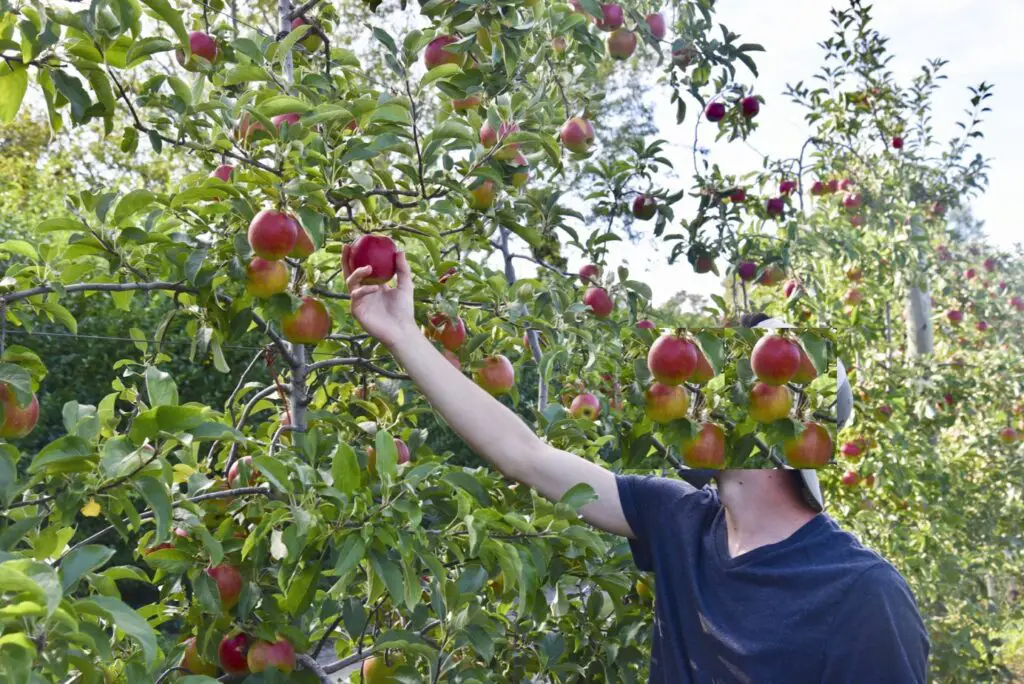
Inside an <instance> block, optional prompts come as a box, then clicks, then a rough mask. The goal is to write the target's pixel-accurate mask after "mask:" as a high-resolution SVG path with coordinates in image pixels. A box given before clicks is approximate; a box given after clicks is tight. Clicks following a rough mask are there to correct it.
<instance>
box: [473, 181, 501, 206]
mask: <svg viewBox="0 0 1024 684" xmlns="http://www.w3.org/2000/svg"><path fill="white" fill-rule="evenodd" d="M496 190H497V186H496V185H495V183H494V181H492V180H490V179H487V180H483V181H481V182H480V183H479V184H478V185H476V186H475V187H473V188H472V189H471V190H470V191H469V206H470V208H471V209H475V210H476V211H487V210H488V209H490V208H491V205H493V204H494V195H495V193H496Z"/></svg>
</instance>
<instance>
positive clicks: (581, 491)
mask: <svg viewBox="0 0 1024 684" xmlns="http://www.w3.org/2000/svg"><path fill="white" fill-rule="evenodd" d="M591 501H597V493H596V492H595V491H594V488H593V487H591V486H590V485H588V484H586V483H585V482H580V483H579V484H577V485H573V486H572V487H570V488H569V491H567V492H566V493H565V494H563V495H562V498H561V499H559V501H558V503H561V504H565V505H566V506H569V507H570V508H572V509H573V510H575V511H579V510H580V509H581V508H583V507H584V506H585V505H587V504H588V503H590V502H591Z"/></svg>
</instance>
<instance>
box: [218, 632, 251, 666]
mask: <svg viewBox="0 0 1024 684" xmlns="http://www.w3.org/2000/svg"><path fill="white" fill-rule="evenodd" d="M248 650H249V637H248V635H246V634H245V633H244V632H239V633H238V634H234V635H231V634H229V635H227V636H225V637H224V638H223V639H221V641H220V645H219V646H218V647H217V656H218V658H219V660H220V666H221V668H222V669H223V670H224V671H225V672H227V673H228V674H229V675H244V674H248V673H249V663H248V662H247V661H246V655H247V652H248Z"/></svg>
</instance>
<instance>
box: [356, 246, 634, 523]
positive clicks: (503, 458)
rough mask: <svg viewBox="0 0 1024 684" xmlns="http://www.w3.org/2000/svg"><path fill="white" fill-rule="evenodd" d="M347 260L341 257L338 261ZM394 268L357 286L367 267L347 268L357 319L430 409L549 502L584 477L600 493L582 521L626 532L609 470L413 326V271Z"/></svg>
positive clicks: (401, 264)
mask: <svg viewBox="0 0 1024 684" xmlns="http://www.w3.org/2000/svg"><path fill="white" fill-rule="evenodd" d="M346 256H347V255H346ZM347 261H348V259H347V258H345V257H343V258H342V262H343V263H345V262H347ZM397 267H398V284H397V287H394V288H391V287H388V286H387V285H364V284H362V281H363V278H365V277H366V276H367V274H368V273H369V272H370V268H369V267H364V268H361V269H358V270H356V271H353V272H352V273H346V276H347V283H348V287H349V291H350V293H351V295H352V315H353V316H355V318H356V320H358V321H359V323H360V324H361V325H362V326H363V328H365V329H366V331H367V332H368V333H370V334H371V335H373V336H374V337H376V338H377V339H378V340H380V341H381V342H382V343H383V344H384V345H385V346H387V348H388V349H390V350H391V353H392V354H393V355H394V356H395V358H396V359H397V360H398V362H399V363H401V364H402V366H403V367H404V368H405V370H406V372H407V373H408V374H409V377H411V378H412V380H413V382H415V383H416V385H417V387H419V389H420V391H421V392H422V393H423V394H424V396H426V398H427V400H428V401H429V402H430V403H431V405H432V406H433V407H434V409H435V410H436V411H437V412H438V413H440V414H441V416H443V417H444V419H445V420H446V421H447V422H448V424H449V425H450V426H451V427H452V429H453V430H455V432H456V433H457V434H458V435H459V437H461V438H462V439H463V440H464V441H465V442H466V444H467V445H469V447H470V448H471V449H472V450H473V451H474V452H476V453H477V454H478V455H479V456H481V457H482V458H483V459H484V460H486V461H487V462H488V463H490V464H491V465H492V466H494V467H495V468H497V469H498V470H499V471H501V473H502V474H504V475H505V476H507V477H510V478H512V479H513V480H516V481H518V482H522V483H523V484H525V485H527V486H528V487H531V488H533V489H535V490H537V492H539V493H540V494H541V495H542V496H544V497H545V498H547V499H549V500H551V501H558V500H559V499H561V497H562V495H563V494H565V492H567V491H568V490H569V489H570V488H572V487H573V486H575V485H577V484H579V483H581V482H585V483H587V484H588V485H590V486H591V487H592V488H593V489H594V491H595V492H596V493H597V496H598V499H597V501H593V502H591V503H589V504H587V505H586V506H584V508H583V510H582V514H583V517H584V519H585V520H587V522H589V523H590V524H592V525H594V526H595V527H599V528H601V529H603V530H606V531H608V532H612V533H614V534H618V535H621V536H624V537H632V536H633V533H632V530H630V527H629V524H628V523H627V522H626V517H625V515H624V514H623V512H622V505H621V503H620V501H619V493H618V487H617V485H616V482H615V475H614V474H613V473H612V472H611V471H608V470H606V469H604V468H602V467H601V466H599V465H597V464H595V463H591V462H590V461H588V460H586V459H584V458H580V457H579V456H576V455H575V454H570V453H568V452H566V451H561V450H559V449H555V448H553V447H551V446H549V445H548V444H546V443H544V441H543V440H541V439H540V438H539V437H538V436H537V435H535V434H534V433H533V431H532V430H530V428H529V427H527V425H526V424H525V423H524V422H523V421H522V420H520V418H519V416H517V415H516V414H515V413H513V412H512V411H510V410H509V409H508V408H507V407H505V406H504V405H503V404H502V403H501V402H499V401H498V400H496V399H495V398H494V397H492V396H491V395H489V394H488V393H487V392H485V391H484V390H483V389H481V388H480V387H479V386H477V384H476V383H474V382H473V381H471V380H470V379H469V378H467V377H466V376H465V375H463V374H462V372H461V371H459V370H458V369H456V368H455V367H454V366H452V365H451V364H450V363H449V362H448V360H447V359H445V358H444V357H443V356H442V355H441V354H440V353H439V352H438V351H437V350H436V349H435V348H434V346H433V345H432V344H431V343H430V341H429V340H427V338H426V337H424V335H423V333H422V332H421V331H420V329H419V327H417V325H416V321H415V318H414V316H413V284H412V274H411V273H410V271H409V265H408V262H407V261H406V259H405V254H399V255H398V258H397Z"/></svg>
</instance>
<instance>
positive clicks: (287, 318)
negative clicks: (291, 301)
mask: <svg viewBox="0 0 1024 684" xmlns="http://www.w3.org/2000/svg"><path fill="white" fill-rule="evenodd" d="M330 331H331V317H330V315H329V314H328V313H327V307H325V306H324V304H323V302H321V301H320V300H319V299H316V298H315V297H310V296H309V295H306V296H305V297H303V298H302V303H301V304H299V308H298V309H296V310H295V311H293V312H291V313H288V314H285V315H284V316H282V317H281V333H282V334H283V335H284V338H285V339H286V340H288V341H289V342H292V343H294V344H316V343H317V342H319V341H320V340H322V339H324V338H325V337H327V333H329V332H330Z"/></svg>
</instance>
